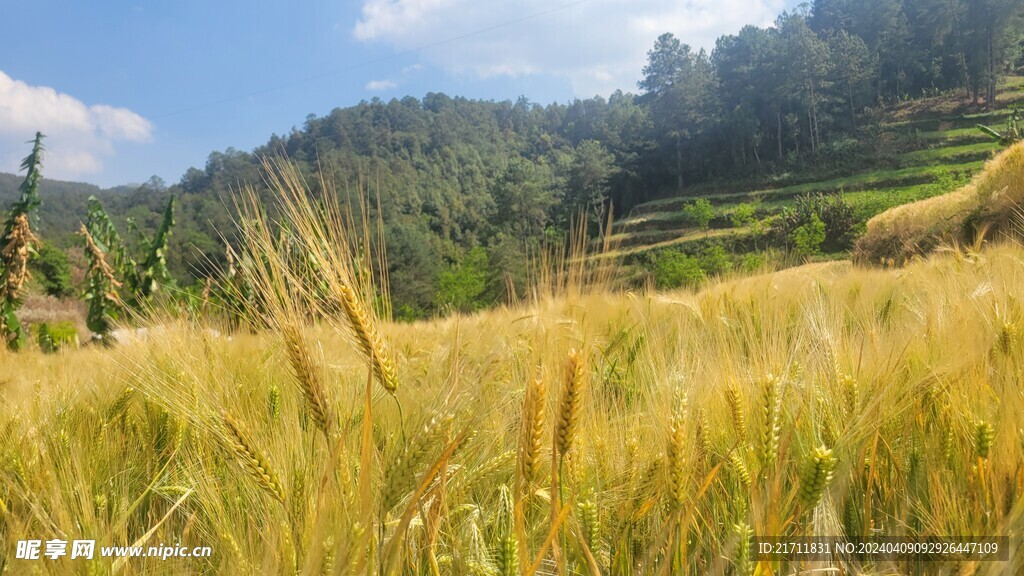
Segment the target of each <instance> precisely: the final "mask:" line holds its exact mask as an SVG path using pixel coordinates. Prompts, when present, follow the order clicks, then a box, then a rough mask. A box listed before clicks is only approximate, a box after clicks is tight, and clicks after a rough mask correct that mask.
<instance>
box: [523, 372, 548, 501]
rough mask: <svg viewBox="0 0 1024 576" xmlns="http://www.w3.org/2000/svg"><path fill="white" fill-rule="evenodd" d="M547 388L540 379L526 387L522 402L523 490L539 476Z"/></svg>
mask: <svg viewBox="0 0 1024 576" xmlns="http://www.w3.org/2000/svg"><path fill="white" fill-rule="evenodd" d="M546 398H547V386H545V385H544V381H543V380H541V379H540V378H537V379H535V380H533V381H532V382H531V383H530V384H529V385H528V386H527V387H526V398H525V399H524V400H523V420H522V430H521V431H520V437H519V463H518V464H519V475H520V477H521V478H522V479H523V487H524V490H525V489H526V487H527V486H529V485H530V484H532V483H533V482H535V481H536V480H537V476H538V475H539V474H540V464H541V458H540V451H541V443H542V442H543V434H544V413H545V409H544V408H545V399H546Z"/></svg>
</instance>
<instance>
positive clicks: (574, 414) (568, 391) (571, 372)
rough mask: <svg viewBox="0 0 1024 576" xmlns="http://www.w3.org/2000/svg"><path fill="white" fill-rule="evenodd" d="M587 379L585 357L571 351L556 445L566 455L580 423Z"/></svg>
mask: <svg viewBox="0 0 1024 576" xmlns="http://www.w3.org/2000/svg"><path fill="white" fill-rule="evenodd" d="M585 386H586V379H585V378H584V376H583V358H582V356H580V353H579V352H577V351H576V350H570V351H569V358H568V361H567V362H566V365H565V385H564V388H563V389H562V404H561V408H560V409H559V411H558V423H557V426H556V427H555V447H556V448H557V450H558V453H559V454H560V455H562V456H565V454H566V453H567V452H569V449H570V448H572V442H573V439H574V438H575V436H576V428H577V427H578V425H579V419H580V405H581V404H582V398H583V388H584V387H585Z"/></svg>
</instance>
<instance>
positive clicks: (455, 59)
mask: <svg viewBox="0 0 1024 576" xmlns="http://www.w3.org/2000/svg"><path fill="white" fill-rule="evenodd" d="M792 4H793V0H686V1H680V0H589V1H584V2H571V1H570V0H563V2H560V3H559V4H555V5H552V4H551V3H550V0H514V1H513V0H493V1H488V2H479V1H477V0H363V6H362V16H361V18H360V19H359V20H358V22H356V24H355V27H354V28H353V30H352V33H353V35H354V36H355V38H356V39H357V40H361V41H364V42H382V43H385V44H388V45H390V46H391V47H392V48H393V49H395V50H396V51H406V50H413V49H418V48H422V47H425V46H433V47H430V48H425V49H423V50H422V51H421V56H422V58H423V59H424V60H425V61H427V62H430V63H431V64H434V65H436V66H440V67H441V68H442V69H444V70H445V71H446V72H448V73H451V74H455V75H473V76H477V77H480V78H489V77H495V76H510V77H520V76H528V75H535V74H547V75H552V76H556V77H562V78H566V79H568V80H569V82H570V83H571V85H572V88H573V91H574V93H575V94H576V95H577V96H580V97H590V96H593V95H595V94H602V95H607V94H609V93H611V92H613V91H615V90H616V89H620V88H621V89H622V90H625V91H634V92H635V91H636V82H637V81H638V80H639V79H640V77H641V69H642V68H643V66H644V63H645V61H646V57H647V51H648V50H650V49H651V47H652V46H653V45H654V40H655V39H656V38H657V37H658V36H659V35H660V34H662V33H664V32H672V33H673V34H675V35H676V36H677V37H678V38H679V39H680V40H681V41H682V42H685V43H687V44H689V45H690V46H691V47H693V48H694V49H699V48H705V49H707V50H708V51H709V52H710V51H711V49H713V48H714V45H715V40H716V39H717V38H718V37H719V36H721V35H722V34H734V33H736V32H737V31H739V30H740V28H742V27H743V26H745V25H747V24H757V25H765V24H767V23H770V22H772V21H774V19H775V17H776V16H777V15H778V14H779V13H781V12H782V10H783V9H785V8H786V7H787V5H792ZM559 6H562V7H563V8H559ZM534 15H536V16H535V17H531V16H534ZM447 40H452V41H450V42H448V41H447Z"/></svg>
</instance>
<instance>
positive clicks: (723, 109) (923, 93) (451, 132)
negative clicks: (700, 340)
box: [0, 0, 1024, 317]
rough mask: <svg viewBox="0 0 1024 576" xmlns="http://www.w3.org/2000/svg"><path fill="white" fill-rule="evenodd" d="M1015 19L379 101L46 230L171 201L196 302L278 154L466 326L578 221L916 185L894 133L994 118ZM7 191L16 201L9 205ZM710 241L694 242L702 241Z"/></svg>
mask: <svg viewBox="0 0 1024 576" xmlns="http://www.w3.org/2000/svg"><path fill="white" fill-rule="evenodd" d="M1022 13H1024V4H1022V3H1020V2H1017V1H1012V0H951V1H949V2H945V1H944V2H935V1H934V0H868V1H853V0H817V1H816V2H814V3H813V5H812V6H811V7H809V8H806V9H803V8H802V9H798V10H797V11H796V12H793V13H785V14H783V15H781V16H780V17H779V18H778V20H777V21H776V22H775V24H774V25H773V26H771V27H768V28H758V27H754V26H748V27H746V28H744V29H743V30H741V31H740V32H739V33H738V34H736V35H732V36H724V37H722V38H720V39H719V40H718V42H717V43H716V46H715V47H714V49H713V51H712V52H711V53H706V52H704V51H695V50H693V49H691V48H690V47H689V46H687V45H686V44H685V40H686V39H685V38H676V37H675V36H674V35H672V34H671V33H666V34H664V35H662V36H661V37H659V38H658V40H657V41H656V43H655V44H654V46H653V47H652V48H651V50H650V52H649V54H648V62H647V65H646V67H645V68H644V69H643V79H642V80H641V81H640V82H639V85H638V86H637V88H638V93H637V94H635V95H634V94H631V93H623V92H616V93H615V94H612V95H611V96H610V97H609V98H607V99H605V98H602V97H595V98H591V99H583V100H575V101H573V102H570V103H564V104H563V103H555V104H547V105H541V104H538V103H535V102H531V101H530V100H529V99H527V98H525V97H521V98H519V99H518V100H516V101H502V102H493V101H478V100H470V99H466V98H461V97H452V96H448V95H445V94H437V93H430V94H427V95H426V96H424V97H423V98H421V99H417V98H413V97H406V98H403V99H401V100H398V99H393V100H390V101H382V100H379V99H373V100H371V101H368V102H361V103H359V104H358V105H356V106H352V107H348V108H337V109H335V110H332V111H331V112H330V113H328V114H326V115H324V116H315V115H310V116H308V117H307V118H306V121H305V123H304V124H303V125H302V127H301V128H296V129H294V130H293V131H292V132H291V133H289V134H286V135H274V136H272V137H271V138H270V140H269V141H268V142H267V143H266V144H265V145H263V146H260V147H259V148H257V149H255V150H253V151H252V152H242V151H238V150H234V149H228V150H226V151H224V152H214V153H213V154H211V155H210V156H209V159H208V160H207V162H206V165H205V166H204V167H203V168H192V169H190V170H189V171H188V172H187V173H186V174H184V176H182V178H181V180H180V182H178V183H176V184H174V185H172V186H170V187H164V186H162V183H161V182H159V181H157V180H154V181H151V182H149V183H147V184H146V185H143V186H141V187H138V188H131V189H118V190H113V191H103V192H100V191H98V190H95V189H86V188H85V187H78V188H75V187H72V186H65V185H59V186H58V185H51V187H50V188H49V189H48V188H46V187H45V185H44V188H43V192H42V195H43V198H44V202H45V205H44V208H43V228H42V229H41V230H42V234H43V235H44V237H49V238H59V237H61V236H66V235H67V234H68V233H70V232H71V231H73V230H75V229H76V225H77V221H78V220H80V219H81V218H83V216H84V213H85V198H86V197H87V196H88V195H89V194H97V195H99V196H100V198H101V199H102V200H103V202H104V204H105V205H106V206H107V208H108V210H109V211H110V213H111V214H112V215H114V216H115V217H116V218H119V219H124V218H127V217H132V218H134V219H136V220H137V221H139V222H140V223H146V224H148V225H154V224H155V222H156V221H157V220H158V219H159V212H160V210H161V209H162V206H163V205H164V204H165V203H166V197H167V195H170V194H173V195H175V196H177V197H179V199H180V202H179V204H178V206H179V208H178V214H177V227H176V228H175V231H174V235H173V237H172V246H173V247H174V249H173V250H171V251H170V254H169V256H168V260H169V265H170V267H171V269H172V271H173V273H174V274H175V275H176V276H177V277H178V279H179V281H182V282H183V283H184V284H186V285H187V284H188V283H189V282H190V281H191V280H193V279H196V278H200V277H203V276H205V275H207V274H210V273H211V272H212V269H211V267H212V268H216V267H218V266H221V265H222V264H223V262H224V246H223V242H222V239H221V235H222V234H230V232H229V231H230V230H231V229H232V227H231V219H232V217H231V215H230V213H231V209H230V207H231V200H230V191H231V190H232V189H233V188H237V187H238V186H240V185H244V184H250V185H253V186H256V187H257V188H260V189H263V188H264V185H263V182H262V180H261V177H260V160H261V158H263V157H267V156H273V155H277V154H284V155H286V156H287V157H288V158H290V159H291V160H293V161H295V162H297V163H298V165H299V167H300V170H301V171H302V172H303V173H304V174H306V175H307V176H308V177H309V178H310V182H311V184H313V188H314V189H316V190H318V189H319V185H318V183H317V179H316V178H315V177H314V174H315V173H316V172H317V171H318V170H323V171H324V172H325V173H326V174H327V175H328V180H333V184H334V186H335V188H336V189H338V190H339V191H341V192H343V193H348V194H356V193H358V192H360V191H361V192H365V193H367V194H368V195H369V196H370V198H372V199H374V200H372V202H373V203H376V198H378V197H379V206H380V210H381V214H380V215H381V218H382V221H383V222H384V225H385V238H386V243H387V247H388V254H389V268H390V271H389V275H390V279H391V283H392V296H393V298H394V300H395V304H396V310H397V311H398V312H399V313H400V314H401V315H403V316H406V317H418V316H423V315H427V314H430V313H433V312H434V311H436V310H439V309H443V308H445V307H449V306H451V307H455V308H459V309H464V310H471V309H475V308H479V307H482V306H485V305H487V304H490V303H493V302H498V301H502V300H503V299H505V298H506V297H507V296H508V294H507V290H508V287H509V286H510V285H511V286H513V287H515V288H516V289H517V290H522V288H523V286H524V282H525V269H526V258H527V254H528V250H527V247H529V246H536V245H537V244H538V243H539V242H540V241H541V240H542V239H544V238H558V237H561V236H563V235H564V234H565V233H566V229H567V227H568V223H569V222H570V221H571V220H572V215H573V214H575V213H578V212H580V211H582V210H589V211H590V213H591V214H592V216H591V220H592V221H593V222H595V223H596V222H599V221H603V215H605V214H606V213H607V210H609V209H610V210H613V211H614V213H615V214H616V215H624V216H625V215H628V214H629V213H630V212H631V211H632V210H633V209H634V207H637V206H638V205H641V204H644V203H647V204H646V205H647V206H649V205H650V203H651V201H655V200H661V199H672V198H678V197H697V196H706V195H710V194H713V193H723V192H733V191H736V190H737V189H742V190H755V189H758V188H759V187H760V188H763V187H765V186H769V187H781V186H786V185H789V186H792V185H801V184H804V183H809V182H816V181H821V180H826V179H830V178H833V179H834V178H840V177H846V176H848V175H850V174H852V173H854V172H857V171H864V170H877V171H884V170H899V169H905V168H906V167H907V166H908V164H907V163H906V162H905V161H904V159H901V157H899V156H897V155H894V154H892V153H890V152H891V148H892V147H893V143H892V142H891V141H890V140H889V139H887V138H885V137H883V136H884V135H885V134H886V132H885V127H887V126H892V125H893V124H894V123H898V122H899V121H900V118H899V117H898V116H897V115H898V114H899V113H901V112H900V111H901V110H902V111H905V110H907V109H908V107H907V106H906V103H907V102H908V101H911V100H916V99H922V98H926V97H928V98H931V101H935V99H936V98H937V97H940V96H941V97H942V102H945V103H952V104H953V106H954V108H953V110H952V111H953V112H956V113H957V114H961V115H962V114H965V113H970V112H982V111H985V110H989V111H991V109H993V108H994V107H995V105H996V104H997V101H996V95H997V92H998V91H999V88H1000V86H1001V84H1000V79H1001V78H1004V77H1006V76H1008V75H1010V74H1013V73H1014V72H1015V70H1019V69H1020V68H1021V67H1022V66H1024V33H1022V26H1021V22H1022V15H1024V14H1022ZM1014 89H1015V88H1012V87H1011V88H1010V93H1009V96H1008V97H1007V98H1008V101H1013V100H1014V93H1013V90H1014ZM1003 96H1006V93H1005V92H1004V93H1003ZM1019 96H1024V94H1020V95H1019ZM950 112H951V111H950V110H936V109H922V110H914V111H913V112H912V113H913V119H915V120H920V119H921V118H922V117H925V118H926V117H928V116H929V115H930V114H933V115H935V117H940V116H942V115H943V114H947V115H948V114H949V113H950ZM1002 118H1003V116H999V115H990V116H988V117H982V118H981V119H982V120H986V121H988V120H996V121H1002ZM965 127H966V128H969V129H971V130H973V126H971V125H970V124H968V125H967V126H965ZM961 128H963V127H961ZM974 153H975V154H976V155H977V154H978V153H980V154H982V155H984V154H986V153H987V148H986V151H981V150H980V149H979V150H975V151H974ZM972 161H973V160H972ZM919 179H921V178H920V177H919ZM931 179H932V177H931V176H929V177H928V178H925V179H924V181H931ZM7 180H8V179H7V178H6V177H5V178H0V199H2V200H4V201H5V202H6V201H7V200H8V197H9V196H10V195H11V194H12V193H13V190H14V189H15V188H16V180H14V179H10V180H11V182H8V181H7ZM751 183H755V184H754V185H751ZM744 187H745V188H744ZM840 188H842V187H840ZM807 191H814V190H813V189H809V190H807ZM829 191H831V190H829ZM268 200H269V198H268ZM866 215H870V214H865V215H862V216H866ZM756 216H766V213H759V214H757V215H756ZM818 216H820V215H818V214H815V216H814V217H815V218H818ZM695 217H699V215H696V216H695ZM714 217H718V218H720V219H723V220H726V219H729V218H731V217H732V214H731V213H730V214H729V215H724V214H718V215H717V216H716V215H715V214H714V213H712V216H711V217H709V218H714ZM773 217H775V216H773ZM751 218H753V219H751ZM751 218H748V219H747V221H746V222H747V224H749V223H751V222H753V221H754V219H757V218H755V216H751ZM862 219H863V218H862ZM738 221H739V220H737V222H738ZM794 222H797V221H795V220H794ZM761 224H762V225H763V226H767V227H771V226H772V225H773V223H772V221H771V218H767V219H766V221H765V222H763V223H761ZM797 224H799V222H797ZM849 224H850V225H851V227H852V224H853V223H849ZM709 226H711V227H713V223H712V222H706V223H704V224H703V225H702V226H701V228H703V231H704V236H705V239H708V238H709V237H710V234H709V232H708V227H709ZM794 226H796V224H794ZM596 228H597V226H596V225H595V226H593V227H592V229H596ZM790 231H792V230H790ZM228 240H229V241H230V238H228ZM56 241H57V242H58V244H62V245H66V244H67V240H56ZM766 241H767V240H766ZM818 244H819V245H820V244H822V242H818ZM848 244H849V239H848V238H844V239H843V241H842V242H838V241H837V242H836V246H834V247H833V248H835V249H843V248H845V247H846V246H847V245H848ZM746 247H747V248H750V247H755V248H756V243H755V244H752V245H750V246H746ZM509 279H512V282H511V284H510V283H509V282H508V280H509Z"/></svg>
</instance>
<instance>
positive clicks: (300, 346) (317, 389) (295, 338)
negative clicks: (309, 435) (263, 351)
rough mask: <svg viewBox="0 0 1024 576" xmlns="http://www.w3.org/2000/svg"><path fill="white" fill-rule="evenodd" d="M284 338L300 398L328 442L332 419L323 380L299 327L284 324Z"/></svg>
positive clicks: (282, 330) (282, 328) (282, 327)
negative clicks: (299, 390) (304, 401)
mask: <svg viewBox="0 0 1024 576" xmlns="http://www.w3.org/2000/svg"><path fill="white" fill-rule="evenodd" d="M281 332H282V336H283V337H284V344H285V351H286V352H287V354H288V362H289V363H290V364H291V366H292V371H294V372H295V378H296V380H297V381H298V383H299V388H300V389H301V390H302V396H303V398H305V400H306V406H307V407H308V408H309V414H310V417H312V419H313V422H314V423H315V424H316V426H317V428H319V429H320V430H321V431H322V432H323V433H324V436H325V437H326V438H327V439H328V440H330V439H331V434H332V432H333V431H334V430H333V424H332V422H333V419H332V415H331V410H330V406H329V404H328V403H327V390H326V388H325V387H324V383H323V379H322V377H321V375H320V371H319V370H318V369H317V367H316V364H315V363H314V362H313V357H312V356H311V355H310V353H309V348H308V346H306V342H305V340H304V339H303V338H302V333H301V332H300V331H299V327H298V326H297V325H295V324H292V323H287V322H286V323H284V324H283V325H282V326H281Z"/></svg>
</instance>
